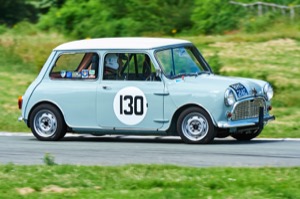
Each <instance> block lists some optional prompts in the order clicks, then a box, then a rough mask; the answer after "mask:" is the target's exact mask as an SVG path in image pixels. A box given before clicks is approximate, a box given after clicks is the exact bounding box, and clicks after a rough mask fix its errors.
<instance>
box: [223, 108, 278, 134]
mask: <svg viewBox="0 0 300 199" xmlns="http://www.w3.org/2000/svg"><path fill="white" fill-rule="evenodd" d="M273 120H275V116H274V115H265V116H264V115H263V108H262V107H261V109H260V111H259V117H258V118H251V119H244V120H237V121H226V122H223V121H222V122H218V123H217V125H218V127H219V128H240V127H251V126H258V127H259V128H260V129H262V128H263V127H264V125H266V124H267V123H268V122H269V121H273Z"/></svg>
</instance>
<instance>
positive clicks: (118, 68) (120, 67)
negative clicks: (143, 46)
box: [103, 53, 160, 81]
mask: <svg viewBox="0 0 300 199" xmlns="http://www.w3.org/2000/svg"><path fill="white" fill-rule="evenodd" d="M103 79H104V80H131V81H159V80H160V79H159V78H158V77H156V72H155V68H154V65H153V63H152V62H151V60H150V57H149V56H148V55H147V54H143V53H110V54H107V55H106V56H105V63H104V74H103Z"/></svg>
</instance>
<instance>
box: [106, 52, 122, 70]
mask: <svg viewBox="0 0 300 199" xmlns="http://www.w3.org/2000/svg"><path fill="white" fill-rule="evenodd" d="M105 66H107V67H110V68H112V69H115V70H117V69H118V68H119V63H118V56H117V55H116V54H108V55H106V57H105Z"/></svg>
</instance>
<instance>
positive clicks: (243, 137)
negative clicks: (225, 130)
mask: <svg viewBox="0 0 300 199" xmlns="http://www.w3.org/2000/svg"><path fill="white" fill-rule="evenodd" d="M260 133H261V130H252V131H247V132H244V133H239V134H233V135H231V137H233V138H235V139H237V140H239V141H248V140H252V139H253V138H256V137H257V136H258V135H259V134H260Z"/></svg>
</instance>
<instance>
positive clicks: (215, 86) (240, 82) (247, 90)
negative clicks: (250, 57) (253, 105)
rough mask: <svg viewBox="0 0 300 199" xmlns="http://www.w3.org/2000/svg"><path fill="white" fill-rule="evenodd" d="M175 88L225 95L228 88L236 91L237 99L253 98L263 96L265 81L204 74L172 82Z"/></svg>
mask: <svg viewBox="0 0 300 199" xmlns="http://www.w3.org/2000/svg"><path fill="white" fill-rule="evenodd" d="M171 81H172V83H171V84H174V86H176V87H181V86H182V87H184V88H188V89H192V90H197V91H198V92H199V91H200V92H201V91H204V92H205V91H209V92H213V93H224V92H225V91H226V89H227V88H231V89H232V90H234V92H235V94H236V97H237V99H242V98H246V97H251V96H254V95H255V96H263V87H264V85H265V84H266V83H267V82H265V81H261V80H256V79H251V78H241V77H224V76H219V75H214V74H202V75H198V76H185V77H183V78H177V79H174V80H171Z"/></svg>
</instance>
